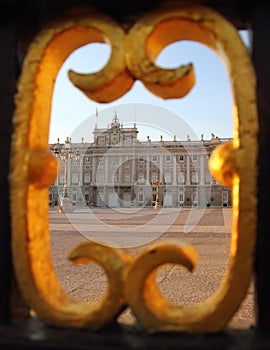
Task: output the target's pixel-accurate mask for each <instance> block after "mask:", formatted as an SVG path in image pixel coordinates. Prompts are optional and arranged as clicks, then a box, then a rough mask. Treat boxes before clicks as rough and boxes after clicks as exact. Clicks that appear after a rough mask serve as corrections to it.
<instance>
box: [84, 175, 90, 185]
mask: <svg viewBox="0 0 270 350" xmlns="http://www.w3.org/2000/svg"><path fill="white" fill-rule="evenodd" d="M83 183H84V184H90V175H89V174H87V175H86V174H84V177H83Z"/></svg>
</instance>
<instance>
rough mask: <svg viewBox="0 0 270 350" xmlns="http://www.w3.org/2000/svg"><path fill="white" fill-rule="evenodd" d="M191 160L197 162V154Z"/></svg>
mask: <svg viewBox="0 0 270 350" xmlns="http://www.w3.org/2000/svg"><path fill="white" fill-rule="evenodd" d="M192 160H193V162H197V160H198V156H197V154H194V155H193V156H192Z"/></svg>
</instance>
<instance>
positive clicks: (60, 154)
mask: <svg viewBox="0 0 270 350" xmlns="http://www.w3.org/2000/svg"><path fill="white" fill-rule="evenodd" d="M53 153H54V154H55V156H56V158H57V159H59V160H61V161H62V162H64V164H65V168H64V189H63V196H62V199H61V204H60V209H61V211H70V200H69V197H68V164H69V160H70V159H72V158H74V160H75V161H78V160H79V159H80V152H79V150H76V151H75V152H74V151H73V149H72V146H71V138H70V137H67V139H66V141H65V143H64V145H62V146H61V145H60V143H59V139H57V144H56V145H55V146H54V149H53Z"/></svg>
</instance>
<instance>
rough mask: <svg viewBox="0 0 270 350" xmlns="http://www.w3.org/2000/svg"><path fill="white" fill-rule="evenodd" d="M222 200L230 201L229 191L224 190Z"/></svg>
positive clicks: (224, 201)
mask: <svg viewBox="0 0 270 350" xmlns="http://www.w3.org/2000/svg"><path fill="white" fill-rule="evenodd" d="M222 202H223V203H228V192H223V193H222Z"/></svg>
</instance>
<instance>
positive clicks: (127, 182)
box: [125, 175, 130, 184]
mask: <svg viewBox="0 0 270 350" xmlns="http://www.w3.org/2000/svg"><path fill="white" fill-rule="evenodd" d="M125 183H126V184H129V183H130V175H125Z"/></svg>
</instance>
